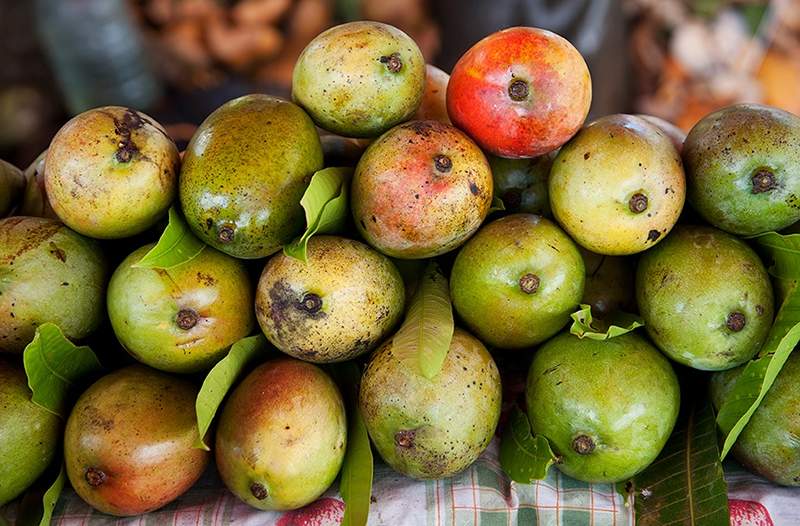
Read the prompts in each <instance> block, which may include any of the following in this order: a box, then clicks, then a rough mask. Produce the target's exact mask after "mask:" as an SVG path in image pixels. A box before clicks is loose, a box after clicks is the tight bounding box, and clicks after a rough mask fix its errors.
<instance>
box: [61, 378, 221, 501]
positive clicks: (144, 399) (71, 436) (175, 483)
mask: <svg viewBox="0 0 800 526" xmlns="http://www.w3.org/2000/svg"><path fill="white" fill-rule="evenodd" d="M196 397H197V388H196V387H195V386H193V385H192V384H191V383H189V382H188V381H186V380H182V379H180V378H176V377H174V376H169V375H167V374H165V373H162V372H159V371H156V370H154V369H150V368H148V367H145V366H143V365H132V366H129V367H125V368H123V369H118V370H116V371H114V372H112V373H111V374H108V375H106V376H104V377H103V378H101V379H100V380H98V381H97V382H95V383H94V384H92V386H91V387H89V389H87V390H86V391H85V392H84V393H83V394H82V395H81V397H80V398H79V399H78V401H77V402H76V403H75V407H73V409H72V412H71V413H70V415H69V418H68V419H67V428H66V431H65V435H64V461H65V466H66V471H67V476H68V477H69V481H70V483H71V484H72V487H73V488H74V489H75V492H76V493H77V494H78V495H79V496H80V497H81V498H82V499H83V500H85V501H86V502H87V503H88V504H89V505H90V506H92V507H93V508H94V509H96V510H98V511H100V512H102V513H108V514H109V515H117V516H121V517H122V516H132V515H140V514H142V513H147V512H149V511H153V510H156V509H158V508H160V507H162V506H164V505H166V504H167V503H169V502H171V501H173V500H174V499H175V498H177V497H178V496H180V495H181V494H182V493H184V492H185V491H186V490H187V489H189V488H190V487H191V486H192V484H194V483H195V482H196V481H197V479H198V478H200V475H201V474H202V473H203V471H204V470H205V467H206V465H207V464H208V461H209V457H210V456H211V455H210V453H209V452H207V451H205V450H203V449H199V448H195V447H193V445H194V444H195V442H196V441H197V438H198V431H197V421H196V417H195V411H194V404H195V398H196Z"/></svg>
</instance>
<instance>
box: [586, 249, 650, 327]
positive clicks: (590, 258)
mask: <svg viewBox="0 0 800 526" xmlns="http://www.w3.org/2000/svg"><path fill="white" fill-rule="evenodd" d="M578 248H579V249H580V252H581V256H583V263H584V265H585V267H586V284H585V286H584V287H583V298H581V303H584V304H586V305H589V306H591V307H592V314H594V315H595V317H601V318H602V317H603V316H606V315H609V314H612V313H614V312H620V311H621V312H629V313H630V312H637V311H638V308H637V307H636V294H635V290H634V281H635V277H636V270H635V266H634V264H633V263H634V262H633V261H632V260H631V258H629V257H624V256H604V255H602V254H595V253H594V252H589V251H588V250H586V249H585V248H583V247H578Z"/></svg>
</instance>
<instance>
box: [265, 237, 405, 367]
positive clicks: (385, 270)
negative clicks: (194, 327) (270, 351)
mask: <svg viewBox="0 0 800 526" xmlns="http://www.w3.org/2000/svg"><path fill="white" fill-rule="evenodd" d="M307 255H308V261H307V262H306V263H303V262H302V261H299V260H297V259H295V258H293V257H289V256H286V255H285V254H282V253H280V254H276V255H275V256H273V257H272V259H270V260H269V262H268V263H267V265H266V267H264V272H263V273H262V274H261V279H260V280H259V282H258V288H257V290H256V316H257V317H258V323H259V325H260V326H261V329H262V330H263V331H264V334H265V335H266V336H267V338H268V339H269V341H270V342H272V344H273V345H275V346H276V347H277V348H278V349H280V350H281V351H283V352H285V353H286V354H289V355H291V356H294V357H295V358H299V359H301V360H306V361H309V362H315V363H325V362H341V361H344V360H350V359H352V358H355V357H356V356H359V355H361V354H364V353H365V352H367V351H371V350H372V349H374V348H375V346H377V345H378V343H380V342H381V341H383V340H384V339H385V338H386V336H388V333H389V331H391V330H392V329H393V328H394V326H395V325H396V324H397V322H398V321H399V320H400V318H401V316H402V315H403V305H404V301H405V287H404V285H403V279H402V277H401V276H400V272H398V270H397V268H396V267H395V266H394V264H393V263H392V262H391V261H390V260H389V258H387V257H386V256H384V255H383V254H380V253H378V252H376V251H374V250H372V249H371V248H369V247H368V246H367V245H365V244H363V243H360V242H358V241H353V240H351V239H345V238H342V237H334V236H314V237H312V238H311V239H310V240H309V242H308V252H307Z"/></svg>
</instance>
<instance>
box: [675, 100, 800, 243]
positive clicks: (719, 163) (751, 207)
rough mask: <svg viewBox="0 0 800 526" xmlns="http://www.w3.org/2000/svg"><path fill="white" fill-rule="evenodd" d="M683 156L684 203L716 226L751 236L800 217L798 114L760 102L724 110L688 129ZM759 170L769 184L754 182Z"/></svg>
mask: <svg viewBox="0 0 800 526" xmlns="http://www.w3.org/2000/svg"><path fill="white" fill-rule="evenodd" d="M683 160H684V164H685V166H686V175H687V183H688V198H689V203H690V204H691V205H692V207H693V208H694V209H695V210H697V212H698V213H699V214H700V215H701V216H703V219H705V220H706V221H708V222H709V223H711V224H712V225H714V226H715V227H717V228H721V229H722V230H725V231H726V232H730V233H732V234H738V235H755V234H760V233H762V232H768V231H770V230H780V229H782V228H784V227H787V226H789V225H791V224H792V223H794V222H796V221H798V220H800V199H799V198H798V196H800V168H798V166H800V117H797V116H795V115H792V114H791V113H789V112H786V111H783V110H780V109H777V108H770V107H768V106H761V105H759V104H736V105H734V106H729V107H727V108H723V109H721V110H719V111H716V112H714V113H712V114H710V115H708V116H706V117H705V118H703V119H702V120H701V121H700V122H698V123H697V124H696V125H695V127H694V128H692V130H691V131H690V132H689V135H688V136H687V137H686V142H685V144H684V149H683ZM761 171H763V174H764V175H766V176H767V177H768V179H766V180H762V184H763V183H767V182H769V180H770V178H771V179H772V184H766V185H764V186H759V185H758V184H756V180H755V179H754V176H755V175H756V174H757V173H758V172H761ZM767 174H769V175H767ZM759 180H761V179H759Z"/></svg>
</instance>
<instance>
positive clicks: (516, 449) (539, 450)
mask: <svg viewBox="0 0 800 526" xmlns="http://www.w3.org/2000/svg"><path fill="white" fill-rule="evenodd" d="M556 461H557V459H556V456H555V454H554V453H553V450H552V449H550V442H548V440H547V438H545V437H544V436H542V435H534V434H533V433H532V432H531V423H530V421H529V420H528V415H526V414H525V413H524V412H523V411H522V409H520V408H519V406H516V405H515V406H514V407H513V408H512V409H511V414H510V415H509V418H508V424H507V425H506V429H505V431H504V432H503V440H502V441H501V442H500V466H502V468H503V471H505V473H506V475H508V476H509V478H510V479H511V480H513V481H514V482H519V483H521V484H531V483H533V482H534V481H536V480H542V479H543V478H545V477H546V476H547V470H548V469H550V466H552V465H553V464H554V463H555V462H556Z"/></svg>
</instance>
